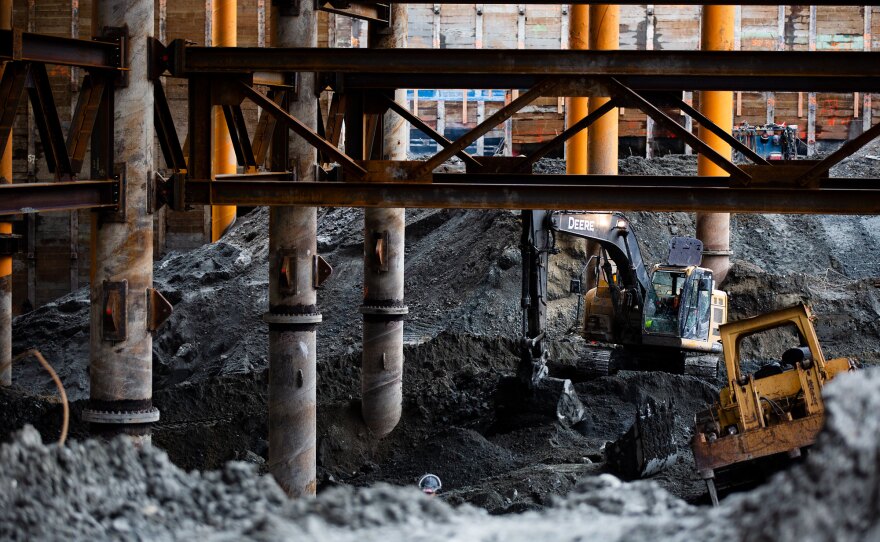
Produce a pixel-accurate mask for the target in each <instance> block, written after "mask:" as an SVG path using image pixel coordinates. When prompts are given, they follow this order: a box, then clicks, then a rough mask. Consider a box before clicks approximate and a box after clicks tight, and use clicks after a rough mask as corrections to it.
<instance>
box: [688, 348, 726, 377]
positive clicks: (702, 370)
mask: <svg viewBox="0 0 880 542" xmlns="http://www.w3.org/2000/svg"><path fill="white" fill-rule="evenodd" d="M719 365H720V356H719V355H718V354H687V355H685V358H684V368H683V371H682V373H683V374H686V375H690V376H696V377H698V378H702V379H705V380H716V379H717V378H718V368H719Z"/></svg>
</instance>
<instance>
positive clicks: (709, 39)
mask: <svg viewBox="0 0 880 542" xmlns="http://www.w3.org/2000/svg"><path fill="white" fill-rule="evenodd" d="M735 17H736V7H735V6H703V23H702V49H703V50H706V51H732V50H733V45H734V24H735V23H734V20H735ZM700 111H701V112H702V113H703V114H704V115H705V116H706V117H708V118H709V120H711V121H712V122H714V123H715V124H717V125H718V126H720V127H721V128H723V129H724V130H725V131H726V132H728V133H730V132H731V131H732V130H733V92H730V91H703V92H701V93H700ZM699 136H700V138H701V139H702V140H703V141H705V142H706V143H708V144H709V145H710V146H711V147H712V148H713V149H715V150H716V151H718V152H719V153H720V154H721V155H722V156H725V157H727V158H730V154H731V153H730V145H728V144H727V143H725V142H723V141H722V140H721V139H720V138H719V137H718V136H716V135H715V134H712V133H711V132H709V131H708V130H706V129H705V128H703V127H702V126H700V131H699ZM697 173H698V174H699V175H701V176H715V177H726V176H727V173H726V172H725V171H724V170H722V169H721V168H720V167H718V166H717V165H715V164H713V163H712V162H710V161H709V160H707V159H706V158H705V157H704V156H703V155H702V154H701V155H700V156H699V157H698V159H697ZM697 238H699V239H700V240H701V241H703V246H704V251H703V265H704V266H706V267H708V268H709V269H711V270H712V271H713V272H714V275H715V280H716V281H717V282H719V283H720V282H721V281H723V280H724V278H725V277H726V276H727V271H728V269H729V268H730V213H697Z"/></svg>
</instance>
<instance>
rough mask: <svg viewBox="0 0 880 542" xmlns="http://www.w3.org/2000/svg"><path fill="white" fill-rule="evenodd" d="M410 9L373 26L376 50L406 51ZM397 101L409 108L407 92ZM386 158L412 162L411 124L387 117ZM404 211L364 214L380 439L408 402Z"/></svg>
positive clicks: (368, 403) (368, 375) (369, 375)
mask: <svg viewBox="0 0 880 542" xmlns="http://www.w3.org/2000/svg"><path fill="white" fill-rule="evenodd" d="M406 27H407V6H406V5H405V4H391V25H390V28H381V29H380V28H375V27H374V28H371V32H370V47H373V48H376V49H403V48H406ZM394 99H395V100H396V101H397V102H398V103H401V104H403V105H404V106H405V105H406V93H405V91H403V90H398V91H396V92H395V96H394ZM382 124H383V128H384V130H383V137H384V140H383V144H382V157H381V158H382V159H384V160H406V147H407V146H406V135H407V134H406V122H405V121H404V120H403V119H402V118H401V117H400V116H399V115H395V114H392V113H386V115H385V117H384V119H383V122H382ZM405 225H406V224H405V210H404V209H365V210H364V302H363V305H362V306H361V312H362V313H363V315H364V328H363V357H362V361H361V413H362V416H363V419H364V423H366V424H367V427H369V428H370V430H371V431H372V432H373V434H374V435H375V436H377V437H384V436H385V435H387V434H388V433H390V432H391V431H392V430H393V429H394V427H395V426H396V425H397V422H399V421H400V413H401V406H402V402H403V319H404V316H405V315H406V313H407V308H406V305H405V304H404V300H403V252H404V237H405Z"/></svg>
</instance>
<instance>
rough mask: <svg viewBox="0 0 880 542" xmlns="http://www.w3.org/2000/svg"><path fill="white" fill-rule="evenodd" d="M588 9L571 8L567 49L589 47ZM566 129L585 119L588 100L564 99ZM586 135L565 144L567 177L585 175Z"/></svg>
mask: <svg viewBox="0 0 880 542" xmlns="http://www.w3.org/2000/svg"><path fill="white" fill-rule="evenodd" d="M589 22H590V7H589V6H587V5H583V4H575V5H572V6H571V15H570V23H569V26H568V32H569V33H568V48H569V49H575V50H583V49H587V48H588V47H589V31H590V26H589ZM566 100H567V102H568V103H567V105H566V108H565V109H566V115H565V123H566V128H567V127H569V126H571V125H572V124H574V123H576V122H578V121H579V120H581V119H582V118H584V117H586V116H587V114H588V112H589V98H586V97H581V98H566ZM587 133H588V129H584V130H581V131H580V132H578V133H577V134H575V135H574V136H573V137H571V138H570V139H569V140H568V141H566V142H565V172H566V173H568V174H569V175H585V174H586V173H587Z"/></svg>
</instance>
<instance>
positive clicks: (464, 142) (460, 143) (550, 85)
mask: <svg viewBox="0 0 880 542" xmlns="http://www.w3.org/2000/svg"><path fill="white" fill-rule="evenodd" d="M399 50H400V51H405V49H399ZM558 84H559V83H558V82H557V81H555V80H552V79H547V80H544V81H541V82H540V83H538V84H537V85H535V86H534V87H532V88H531V89H529V91H528V92H526V93H525V94H522V95H520V96H519V97H518V98H517V99H515V100H513V101H512V102H510V103H509V104H507V105H505V106H504V107H502V108H501V109H499V110H498V111H496V112H495V113H493V114H492V115H491V116H489V118H488V119H486V120H484V121H483V122H481V123H480V124H478V125H476V126H475V127H474V128H471V129H470V130H469V131H468V132H466V133H464V134H462V135H461V136H460V137H459V138H458V139H456V140H455V141H453V142H452V144H451V145H449V146H448V147H445V148H444V149H443V150H441V151H440V152H438V153H437V154H435V155H434V156H432V157H431V158H429V159H428V160H426V161H425V164H424V165H423V166H421V167H419V168H418V169H417V170H416V171H415V172H414V176H415V177H420V176H422V175H425V174H428V173H430V172H432V171H434V169H435V168H436V167H438V166H440V165H441V164H443V162H445V161H447V160H449V159H450V158H452V157H453V156H455V155H456V154H458V153H459V152H460V151H463V150H464V149H466V148H467V146H468V145H470V144H471V143H473V142H474V141H476V140H477V139H479V138H480V136H483V135H485V134H487V133H489V132H490V131H491V130H492V129H493V128H495V127H496V126H498V125H499V124H501V123H502V122H504V121H505V120H507V119H509V118H510V117H512V116H513V115H514V114H515V113H516V112H517V111H519V110H520V109H522V108H523V107H525V106H527V105H529V104H530V103H532V102H534V101H535V100H537V99H538V98H540V97H541V96H545V95H547V94H548V93H552V92H553V89H554V88H556V86H557V85H558Z"/></svg>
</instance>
